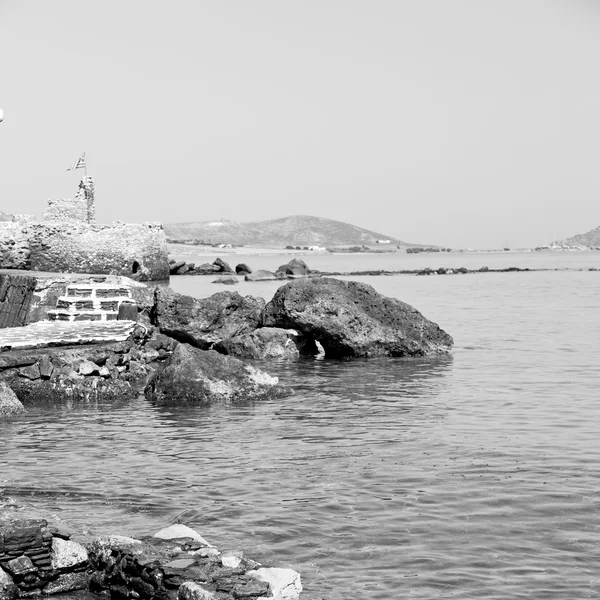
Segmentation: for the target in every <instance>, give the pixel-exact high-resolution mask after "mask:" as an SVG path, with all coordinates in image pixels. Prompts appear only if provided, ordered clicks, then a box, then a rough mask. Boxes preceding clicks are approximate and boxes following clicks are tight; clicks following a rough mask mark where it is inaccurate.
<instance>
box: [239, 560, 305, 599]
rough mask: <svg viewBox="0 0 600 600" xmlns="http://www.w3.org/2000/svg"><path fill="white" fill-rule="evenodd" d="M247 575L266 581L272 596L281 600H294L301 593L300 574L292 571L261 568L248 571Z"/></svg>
mask: <svg viewBox="0 0 600 600" xmlns="http://www.w3.org/2000/svg"><path fill="white" fill-rule="evenodd" d="M247 575H250V577H254V578H255V579H260V580H261V581H266V582H267V583H268V584H269V585H270V586H271V592H272V593H273V596H275V597H276V598H278V599H281V600H295V599H296V598H298V597H299V596H300V592H301V591H302V583H301V582H300V573H298V572H297V571H294V570H293V569H281V568H278V567H271V568H265V567H261V568H260V569H256V570H255V571H248V573H247Z"/></svg>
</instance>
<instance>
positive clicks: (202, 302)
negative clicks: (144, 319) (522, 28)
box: [152, 288, 264, 350]
mask: <svg viewBox="0 0 600 600" xmlns="http://www.w3.org/2000/svg"><path fill="white" fill-rule="evenodd" d="M263 308H264V300H263V299H262V298H253V297H252V296H245V297H244V296H240V295H239V294H238V293H237V292H218V293H216V294H213V295H212V296H210V297H209V298H203V299H196V298H192V297H191V296H185V295H183V294H177V293H175V292H173V291H172V290H170V289H168V288H157V290H156V297H155V306H154V311H153V313H152V319H153V323H154V325H156V326H158V327H159V329H160V331H161V333H164V334H166V335H168V336H170V337H173V338H175V339H176V340H179V341H182V342H186V343H190V344H192V345H193V346H196V347H198V348H203V349H205V350H208V349H209V348H211V347H212V346H213V345H214V344H216V343H218V342H222V341H223V340H227V339H229V338H231V337H234V336H236V335H240V334H242V333H247V332H250V331H254V329H256V328H257V327H258V326H259V324H260V321H261V316H262V310H263Z"/></svg>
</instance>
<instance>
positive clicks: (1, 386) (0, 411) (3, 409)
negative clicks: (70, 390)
mask: <svg viewBox="0 0 600 600" xmlns="http://www.w3.org/2000/svg"><path fill="white" fill-rule="evenodd" d="M25 412H27V411H26V410H25V407H24V406H23V405H22V404H21V402H20V400H19V399H18V398H17V395H16V394H15V393H14V392H13V391H12V388H11V387H10V386H9V385H8V384H6V383H5V382H4V381H2V380H0V419H1V418H3V417H12V416H13V415H20V414H23V413H25ZM1 585H2V584H1V583H0V586H1Z"/></svg>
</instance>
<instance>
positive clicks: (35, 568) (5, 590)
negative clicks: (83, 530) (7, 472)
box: [0, 519, 90, 600]
mask: <svg viewBox="0 0 600 600" xmlns="http://www.w3.org/2000/svg"><path fill="white" fill-rule="evenodd" d="M88 567H89V563H88V553H87V551H86V549H85V548H84V547H83V546H82V545H81V544H78V543H77V542H73V541H70V540H69V536H68V535H66V534H62V533H60V532H59V531H58V530H56V529H52V528H50V527H48V522H47V521H46V520H43V519H42V520H21V521H15V522H9V523H0V600H13V599H14V598H17V597H21V598H23V597H25V598H27V597H33V596H38V595H40V593H42V594H45V595H48V594H59V593H65V592H69V591H72V590H77V589H85V588H87V587H88V583H89V580H90V574H89V573H88Z"/></svg>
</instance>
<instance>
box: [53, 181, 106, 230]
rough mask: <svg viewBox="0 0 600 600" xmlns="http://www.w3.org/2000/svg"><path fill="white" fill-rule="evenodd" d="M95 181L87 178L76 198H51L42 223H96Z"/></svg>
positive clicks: (82, 182)
mask: <svg viewBox="0 0 600 600" xmlns="http://www.w3.org/2000/svg"><path fill="white" fill-rule="evenodd" d="M94 191H95V187H94V180H93V179H92V178H91V177H85V178H84V179H82V180H81V181H80V182H79V190H78V191H77V194H76V195H75V198H58V199H54V198H51V199H50V200H48V206H47V207H46V210H45V212H44V214H43V216H42V221H43V222H47V221H62V222H68V223H73V222H75V223H95V222H96V205H95V199H94Z"/></svg>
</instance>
